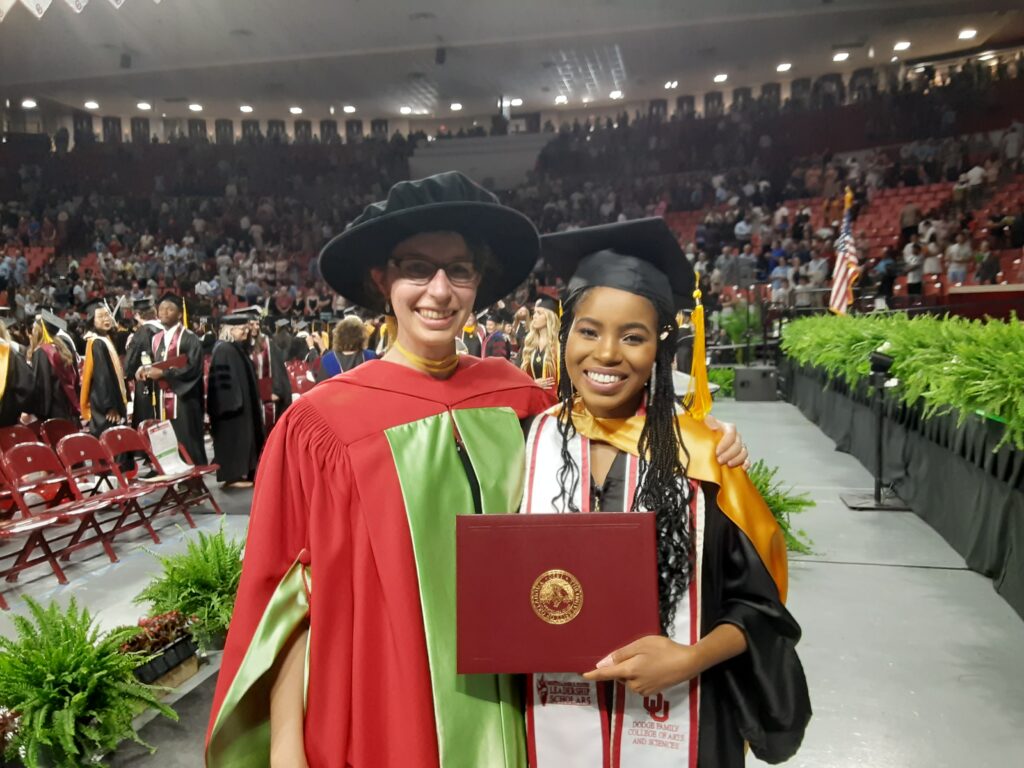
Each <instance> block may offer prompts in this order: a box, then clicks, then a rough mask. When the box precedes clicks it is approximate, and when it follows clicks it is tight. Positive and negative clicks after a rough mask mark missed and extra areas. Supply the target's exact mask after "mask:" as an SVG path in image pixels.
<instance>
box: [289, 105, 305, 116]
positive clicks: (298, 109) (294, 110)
mask: <svg viewBox="0 0 1024 768" xmlns="http://www.w3.org/2000/svg"><path fill="white" fill-rule="evenodd" d="M288 111H289V112H291V113H292V114H293V115H301V114H302V107H288Z"/></svg>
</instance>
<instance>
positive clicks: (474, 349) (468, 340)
mask: <svg viewBox="0 0 1024 768" xmlns="http://www.w3.org/2000/svg"><path fill="white" fill-rule="evenodd" d="M460 338H461V340H462V343H463V344H465V345H466V354H467V355H472V356H473V357H482V356H483V352H484V332H483V331H482V330H481V329H480V324H479V323H478V322H477V319H476V315H474V314H473V313H470V315H469V317H467V318H466V325H465V327H463V329H462V335H461V336H460Z"/></svg>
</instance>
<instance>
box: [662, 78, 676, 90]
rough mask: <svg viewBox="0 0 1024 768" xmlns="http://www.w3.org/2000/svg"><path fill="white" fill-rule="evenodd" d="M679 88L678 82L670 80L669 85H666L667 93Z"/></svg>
mask: <svg viewBox="0 0 1024 768" xmlns="http://www.w3.org/2000/svg"><path fill="white" fill-rule="evenodd" d="M678 87H679V81H678V80H669V81H668V82H667V83H665V90H666V91H671V90H673V89H674V88H678Z"/></svg>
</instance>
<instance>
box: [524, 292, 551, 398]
mask: <svg viewBox="0 0 1024 768" xmlns="http://www.w3.org/2000/svg"><path fill="white" fill-rule="evenodd" d="M559 328H560V325H559V322H558V302H557V301H555V300H554V299H553V298H551V297H550V296H542V297H541V298H539V299H537V301H536V302H535V303H534V305H533V314H532V315H531V316H530V330H529V332H528V333H527V334H526V337H525V338H524V339H523V346H522V350H521V352H520V354H519V367H520V368H522V369H523V370H524V371H526V372H527V373H528V374H529V376H530V378H531V379H533V380H534V381H536V382H537V383H538V384H539V385H540V386H542V387H543V388H544V389H554V388H555V385H556V383H557V377H558V332H559Z"/></svg>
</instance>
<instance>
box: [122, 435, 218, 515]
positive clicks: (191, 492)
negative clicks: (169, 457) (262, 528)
mask: <svg viewBox="0 0 1024 768" xmlns="http://www.w3.org/2000/svg"><path fill="white" fill-rule="evenodd" d="M158 423H159V422H157V421H151V422H150V421H144V422H143V423H142V424H140V425H139V432H138V434H139V437H140V438H141V439H142V444H143V446H144V448H143V450H145V452H146V458H147V459H148V460H149V463H150V464H152V465H153V467H154V468H155V469H156V471H157V472H159V473H160V474H161V475H167V473H166V472H165V471H164V468H163V467H162V466H161V465H160V460H159V459H157V457H156V455H155V454H154V453H153V446H152V445H151V444H150V442H149V432H148V430H147V428H146V425H147V424H158ZM109 431H110V432H113V431H114V430H109ZM178 450H179V451H180V452H181V455H182V456H183V458H184V460H185V462H187V463H188V464H189V466H190V467H191V469H190V470H189V471H188V472H182V473H180V474H178V475H174V476H168V477H169V478H171V479H174V481H175V482H179V483H181V484H182V485H184V486H185V488H186V490H187V492H188V493H187V495H186V496H185V502H186V503H187V504H188V505H189V506H198V505H199V504H202V503H203V502H204V501H209V502H210V505H211V506H212V507H213V510H214V512H216V513H217V514H218V515H221V514H223V512H222V511H221V508H220V504H218V503H217V499H215V498H214V497H213V494H212V493H211V492H210V489H209V488H208V487H207V485H206V481H205V480H203V478H204V477H206V476H207V475H212V474H213V473H215V472H216V471H217V470H218V469H220V465H219V464H199V465H198V466H197V465H196V464H194V463H193V462H192V457H191V456H189V455H188V451H187V450H186V449H185V446H183V445H182V444H181V443H178Z"/></svg>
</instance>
